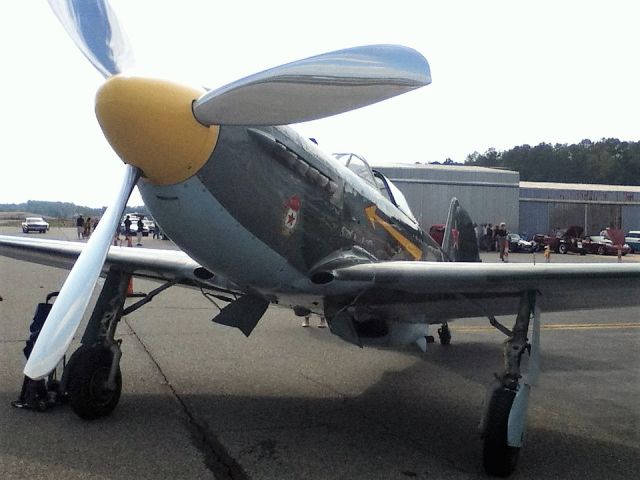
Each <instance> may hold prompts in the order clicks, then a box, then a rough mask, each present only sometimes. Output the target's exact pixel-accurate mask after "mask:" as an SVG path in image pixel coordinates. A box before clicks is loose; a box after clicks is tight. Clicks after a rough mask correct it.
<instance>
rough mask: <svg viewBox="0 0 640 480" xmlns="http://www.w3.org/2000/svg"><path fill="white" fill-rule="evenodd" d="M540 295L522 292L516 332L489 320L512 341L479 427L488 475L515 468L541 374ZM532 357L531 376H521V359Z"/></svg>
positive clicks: (508, 340) (506, 342) (529, 374)
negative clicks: (530, 398)
mask: <svg viewBox="0 0 640 480" xmlns="http://www.w3.org/2000/svg"><path fill="white" fill-rule="evenodd" d="M536 297H537V292H535V291H527V292H523V293H522V296H521V297H520V305H519V308H518V316H517V318H516V322H515V325H514V326H513V330H508V329H507V328H506V327H504V326H503V325H501V324H500V323H498V322H497V320H496V319H495V318H493V317H490V321H491V324H492V325H493V326H495V327H496V328H498V329H499V330H500V331H502V332H503V333H507V335H509V338H508V339H507V340H506V341H505V344H504V371H503V372H502V373H501V374H499V375H496V382H494V384H493V385H492V386H491V387H490V388H489V391H488V394H487V401H486V403H485V411H484V414H483V417H482V421H481V424H480V430H481V435H482V438H483V464H484V469H485V471H486V473H487V474H489V475H493V476H497V477H506V476H508V475H510V474H511V473H512V472H513V471H514V470H515V468H516V464H517V461H518V455H519V453H520V448H521V447H522V443H523V439H524V432H525V428H526V422H527V408H528V404H529V392H530V390H531V387H532V386H533V385H534V384H535V382H536V380H537V377H538V372H539V357H540V353H539V344H540V310H539V308H538V307H537V306H536ZM531 318H533V326H532V336H531V341H530V342H529V341H528V338H527V335H528V331H529V323H530V319H531ZM525 352H528V353H529V357H530V358H529V367H528V374H527V375H526V376H525V377H523V376H522V374H521V372H520V361H521V360H522V355H523V354H524V353H525Z"/></svg>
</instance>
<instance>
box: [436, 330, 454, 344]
mask: <svg viewBox="0 0 640 480" xmlns="http://www.w3.org/2000/svg"><path fill="white" fill-rule="evenodd" d="M438 337H439V339H440V345H445V346H446V345H451V331H450V330H449V327H448V326H447V327H445V326H444V325H443V326H442V327H440V328H439V329H438Z"/></svg>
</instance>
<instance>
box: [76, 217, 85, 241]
mask: <svg viewBox="0 0 640 480" xmlns="http://www.w3.org/2000/svg"><path fill="white" fill-rule="evenodd" d="M76 230H77V231H78V240H82V238H83V235H84V217H83V216H82V215H78V218H77V219H76Z"/></svg>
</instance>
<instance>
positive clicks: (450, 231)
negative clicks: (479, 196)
mask: <svg viewBox="0 0 640 480" xmlns="http://www.w3.org/2000/svg"><path fill="white" fill-rule="evenodd" d="M442 249H443V250H444V252H445V253H446V254H447V256H448V257H449V258H450V259H451V261H453V262H480V261H481V260H480V252H479V250H478V239H477V237H476V231H475V227H474V225H473V222H472V221H471V217H469V214H468V213H467V211H466V210H465V209H464V208H462V207H461V206H460V202H458V199H457V198H455V197H454V198H452V199H451V205H450V206H449V214H448V215H447V224H446V226H445V228H444V238H443V240H442Z"/></svg>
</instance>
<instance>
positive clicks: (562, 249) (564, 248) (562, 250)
mask: <svg viewBox="0 0 640 480" xmlns="http://www.w3.org/2000/svg"><path fill="white" fill-rule="evenodd" d="M568 251H569V249H568V248H567V246H566V245H565V244H564V243H561V244H560V245H558V253H562V254H566V253H567V252H568Z"/></svg>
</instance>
